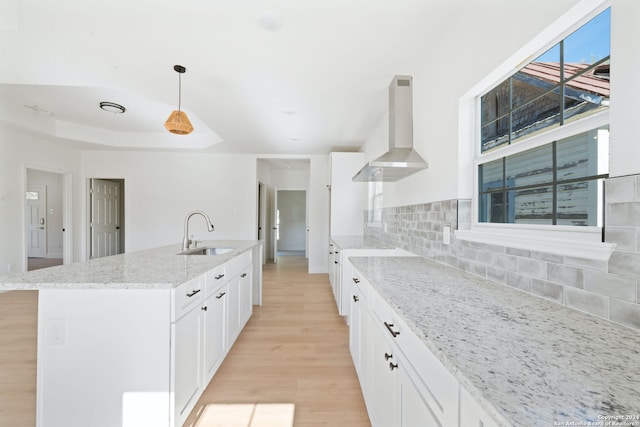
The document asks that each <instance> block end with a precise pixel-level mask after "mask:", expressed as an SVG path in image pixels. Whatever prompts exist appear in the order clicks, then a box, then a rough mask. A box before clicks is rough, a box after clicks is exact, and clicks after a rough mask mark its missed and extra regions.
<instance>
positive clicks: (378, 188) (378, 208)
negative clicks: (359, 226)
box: [367, 181, 382, 225]
mask: <svg viewBox="0 0 640 427" xmlns="http://www.w3.org/2000/svg"><path fill="white" fill-rule="evenodd" d="M368 194H369V206H368V207H369V209H368V214H367V223H369V225H371V224H380V223H381V222H382V182H380V181H375V182H370V183H369V192H368Z"/></svg>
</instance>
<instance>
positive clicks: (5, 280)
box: [0, 240, 262, 291]
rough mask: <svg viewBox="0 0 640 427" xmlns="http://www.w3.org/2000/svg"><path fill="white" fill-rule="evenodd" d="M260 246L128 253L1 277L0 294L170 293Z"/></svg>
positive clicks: (238, 243) (236, 243)
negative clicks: (47, 291)
mask: <svg viewBox="0 0 640 427" xmlns="http://www.w3.org/2000/svg"><path fill="white" fill-rule="evenodd" d="M261 244H262V243H261V242H260V241H257V240H206V241H198V247H200V248H203V247H221V248H231V249H233V250H231V251H229V252H227V253H224V254H220V255H181V254H180V253H181V252H182V249H181V246H180V245H179V244H175V245H167V246H162V247H157V248H151V249H143V250H140V251H134V252H128V253H124V254H120V255H113V256H109V257H104V258H96V259H93V260H88V261H82V262H75V263H71V264H67V265H60V266H56V267H50V268H46V269H41V270H34V271H30V272H26V273H20V274H15V275H10V276H4V277H0V291H7V290H39V289H173V288H176V287H178V286H180V285H181V284H183V283H186V282H188V281H189V280H192V279H195V278H196V277H199V276H201V275H202V274H205V273H206V272H208V271H210V270H212V269H215V268H216V267H218V266H220V265H222V264H224V263H226V262H227V261H230V260H231V259H233V258H235V257H236V256H239V255H241V254H242V253H244V252H247V251H249V250H252V249H253V248H254V247H255V246H258V245H261Z"/></svg>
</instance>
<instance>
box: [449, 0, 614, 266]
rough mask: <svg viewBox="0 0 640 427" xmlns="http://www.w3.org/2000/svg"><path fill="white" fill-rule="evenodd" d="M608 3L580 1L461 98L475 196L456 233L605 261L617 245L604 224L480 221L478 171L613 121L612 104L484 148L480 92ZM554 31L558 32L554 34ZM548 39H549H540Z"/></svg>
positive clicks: (480, 240)
mask: <svg viewBox="0 0 640 427" xmlns="http://www.w3.org/2000/svg"><path fill="white" fill-rule="evenodd" d="M582 3H588V4H589V5H591V8H590V10H589V9H586V8H585V5H584V4H582ZM609 7H611V3H610V1H609V0H605V1H602V0H595V1H590V0H586V1H584V2H581V3H578V4H577V5H576V6H575V7H574V8H573V9H572V10H570V11H569V12H567V14H565V15H563V16H562V17H561V18H560V19H559V20H558V21H557V22H556V23H554V24H553V25H552V26H551V27H549V28H548V29H547V30H545V31H543V33H541V34H540V35H539V36H538V37H536V38H534V39H533V40H532V41H531V42H530V43H528V44H527V45H526V46H524V47H523V48H522V49H521V50H520V51H518V52H517V53H516V54H514V56H512V57H511V58H509V60H507V61H506V62H505V63H504V64H502V65H501V66H500V67H499V68H498V69H496V71H494V72H493V73H491V74H490V75H489V76H487V77H486V78H485V79H483V80H482V81H481V82H479V83H478V84H477V85H476V86H474V87H473V88H472V89H471V90H470V91H469V92H467V93H466V94H465V95H463V96H462V97H461V98H460V119H461V120H460V138H461V147H467V148H465V150H470V151H467V153H468V155H467V157H466V158H464V159H462V158H461V159H460V165H461V167H462V166H463V164H464V163H467V164H468V165H469V166H471V167H472V168H471V171H469V170H467V171H465V172H461V173H460V178H461V180H466V182H467V183H469V182H472V187H471V188H469V187H466V186H465V187H466V188H467V192H468V194H469V196H470V197H469V198H470V199H471V226H470V228H469V229H467V230H456V238H458V239H460V240H467V241H472V242H478V243H485V244H492V245H504V246H509V247H515V248H520V249H526V250H532V251H540V252H549V253H554V254H559V255H569V256H574V257H581V258H588V259H594V260H606V259H608V258H609V256H610V255H611V253H612V252H613V247H614V245H612V244H608V243H604V242H603V233H604V231H603V225H599V226H571V225H541V224H513V223H490V222H480V221H479V205H480V203H479V197H480V194H479V176H478V170H479V165H480V164H484V163H487V162H490V161H493V160H497V159H500V158H503V157H508V156H510V155H513V154H516V153H520V152H523V151H526V150H529V149H533V148H537V147H540V146H543V145H546V144H550V143H552V142H553V141H559V140H561V139H564V138H567V137H570V136H573V135H576V134H579V133H581V132H586V131H589V130H592V129H594V128H598V127H601V126H610V119H609V116H610V114H609V113H610V109H609V108H608V109H606V110H604V111H600V112H597V113H594V114H592V115H590V116H588V117H585V118H582V119H580V120H576V121H570V122H568V123H565V124H564V125H562V126H555V127H552V128H550V129H548V130H542V131H540V132H538V133H535V134H533V135H531V136H529V137H525V138H522V139H518V141H517V142H516V143H514V144H507V145H505V146H502V147H497V148H495V149H492V150H487V151H485V152H483V151H482V137H481V97H482V96H483V95H484V94H485V93H487V92H489V91H490V90H492V89H493V88H494V87H496V86H498V85H499V84H501V83H502V82H504V81H505V80H506V79H508V78H509V77H510V76H511V75H513V74H514V72H517V71H518V70H519V69H521V68H522V67H523V66H524V65H526V64H528V63H529V62H531V61H533V60H535V59H536V58H537V57H539V56H540V55H542V54H543V53H545V52H546V51H547V50H548V49H550V48H551V47H553V46H554V45H556V44H557V43H559V42H560V41H561V40H564V39H565V38H567V37H568V36H569V35H571V34H572V33H573V32H575V31H576V30H577V29H579V28H580V27H581V26H582V25H584V24H586V23H587V22H588V21H590V20H591V19H593V18H594V17H596V16H597V15H598V14H600V13H602V12H603V11H604V10H605V9H607V8H609ZM585 9H586V10H587V12H585ZM561 27H562V28H561ZM552 32H554V33H555V35H551V34H552ZM543 39H544V40H545V41H541V40H543ZM523 58H524V59H523ZM464 139H466V141H467V142H466V143H464ZM471 144H472V147H471V146H470V145H471ZM469 190H470V191H469Z"/></svg>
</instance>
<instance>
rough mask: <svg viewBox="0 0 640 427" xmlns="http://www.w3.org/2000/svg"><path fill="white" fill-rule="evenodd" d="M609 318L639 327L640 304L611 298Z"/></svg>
mask: <svg viewBox="0 0 640 427" xmlns="http://www.w3.org/2000/svg"><path fill="white" fill-rule="evenodd" d="M611 320H613V321H614V322H618V323H622V324H623V325H626V326H630V327H632V328H635V329H640V305H638V304H632V303H629V302H626V301H620V300H617V299H615V298H612V299H611Z"/></svg>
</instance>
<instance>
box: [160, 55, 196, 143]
mask: <svg viewBox="0 0 640 427" xmlns="http://www.w3.org/2000/svg"><path fill="white" fill-rule="evenodd" d="M173 69H174V70H175V71H176V72H177V73H178V109H177V110H173V112H172V113H171V115H170V116H169V118H168V119H167V121H166V122H165V123H164V127H165V128H167V130H168V131H169V132H171V133H175V134H177V135H187V134H190V133H191V132H193V125H192V124H191V122H190V121H189V118H188V117H187V114H186V113H185V112H184V111H181V110H180V106H181V101H182V74H184V72H185V71H187V69H186V68H184V67H183V66H182V65H174V66H173Z"/></svg>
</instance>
